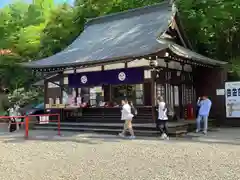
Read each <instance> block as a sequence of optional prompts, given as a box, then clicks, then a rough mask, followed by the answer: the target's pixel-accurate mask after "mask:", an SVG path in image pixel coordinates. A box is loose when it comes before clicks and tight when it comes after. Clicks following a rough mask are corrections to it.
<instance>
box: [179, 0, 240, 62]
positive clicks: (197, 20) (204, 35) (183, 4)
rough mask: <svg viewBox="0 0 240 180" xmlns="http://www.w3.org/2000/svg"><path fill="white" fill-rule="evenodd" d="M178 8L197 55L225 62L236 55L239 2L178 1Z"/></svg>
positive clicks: (239, 31)
mask: <svg viewBox="0 0 240 180" xmlns="http://www.w3.org/2000/svg"><path fill="white" fill-rule="evenodd" d="M177 6H178V9H179V11H180V16H181V20H182V21H183V24H184V27H185V30H186V32H187V34H188V37H189V38H190V40H191V41H192V44H193V45H194V46H195V48H196V50H197V51H198V52H200V53H202V54H205V55H207V56H210V57H213V58H217V59H220V60H224V61H226V60H230V59H232V58H233V57H236V56H239V48H240V42H239V38H240V0H212V1H195V0H177Z"/></svg>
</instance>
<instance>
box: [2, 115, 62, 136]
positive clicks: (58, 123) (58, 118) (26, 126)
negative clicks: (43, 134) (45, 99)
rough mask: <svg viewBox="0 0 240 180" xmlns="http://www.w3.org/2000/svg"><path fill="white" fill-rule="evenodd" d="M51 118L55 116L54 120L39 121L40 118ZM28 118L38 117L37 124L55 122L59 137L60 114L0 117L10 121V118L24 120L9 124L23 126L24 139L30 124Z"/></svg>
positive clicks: (27, 134)
mask: <svg viewBox="0 0 240 180" xmlns="http://www.w3.org/2000/svg"><path fill="white" fill-rule="evenodd" d="M51 116H57V119H56V120H49V119H48V120H40V117H48V118H49V117H51ZM30 117H39V124H40V123H44V122H45V124H47V123H49V122H57V127H58V128H57V130H58V133H57V134H58V135H59V136H60V135H61V131H60V128H61V124H60V114H36V115H29V116H0V119H9V121H10V119H11V118H24V119H25V121H24V122H10V123H11V124H25V138H26V139H27V138H28V137H29V122H30V119H29V118H30Z"/></svg>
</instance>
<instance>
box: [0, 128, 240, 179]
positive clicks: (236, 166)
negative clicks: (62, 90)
mask: <svg viewBox="0 0 240 180" xmlns="http://www.w3.org/2000/svg"><path fill="white" fill-rule="evenodd" d="M238 132H239V131H238ZM54 133H55V132H49V131H48V132H43V131H31V134H30V135H31V139H29V140H24V139H23V138H22V135H23V133H22V132H20V133H14V134H9V133H3V132H2V133H1V134H0V152H1V153H0V179H1V180H12V179H14V180H20V179H24V180H78V179H79V180H90V179H91V180H133V179H134V180H155V179H162V180H192V179H193V180H198V179H199V180H205V179H206V180H218V179H222V180H228V179H229V180H235V179H236V180H239V179H240V139H239V141H238V137H237V138H235V139H232V141H230V139H225V141H223V142H220V140H216V137H217V135H216V133H215V135H214V133H213V134H212V136H211V135H209V137H196V138H195V140H189V139H188V138H187V140H183V139H170V140H169V141H161V140H159V139H157V138H140V137H139V138H138V139H135V140H126V139H120V138H116V136H110V135H97V134H75V133H70V132H68V133H67V132H64V136H63V137H57V136H54ZM214 138H215V139H214ZM214 140H215V141H216V142H217V143H213V142H214ZM233 142H235V143H233Z"/></svg>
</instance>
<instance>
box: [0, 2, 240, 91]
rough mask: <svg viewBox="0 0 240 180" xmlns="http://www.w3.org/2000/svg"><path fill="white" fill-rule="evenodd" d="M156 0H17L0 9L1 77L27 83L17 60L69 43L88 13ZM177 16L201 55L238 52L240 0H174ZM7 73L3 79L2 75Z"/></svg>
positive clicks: (227, 56) (235, 59) (229, 56)
mask: <svg viewBox="0 0 240 180" xmlns="http://www.w3.org/2000/svg"><path fill="white" fill-rule="evenodd" d="M160 1H161V0H75V3H74V4H73V5H69V4H67V3H63V4H55V3H54V0H34V1H33V3H32V4H27V3H24V2H23V1H16V2H14V3H13V4H11V5H9V6H6V7H4V8H2V9H0V49H9V50H11V51H12V52H13V54H14V55H0V78H1V82H2V83H3V84H4V85H5V86H8V87H10V88H11V89H14V88H16V87H22V86H26V85H27V84H28V85H30V82H32V80H33V78H32V75H31V73H29V72H26V71H25V70H23V69H21V68H19V66H17V65H16V64H17V63H19V62H26V61H29V60H36V59H41V58H44V57H47V56H51V55H53V54H55V53H57V52H59V51H61V50H62V49H64V48H65V47H66V46H68V45H69V44H70V43H71V42H72V41H73V40H74V39H75V38H76V37H77V36H78V35H79V34H80V33H81V32H82V31H83V28H84V23H85V22H86V21H87V20H88V19H89V18H94V17H97V16H102V15H106V14H110V13H116V12H120V11H124V10H128V9H133V8H138V7H142V6H147V5H152V4H155V3H159V2H160ZM176 4H177V7H178V10H179V14H180V18H181V21H182V22H183V26H184V28H185V31H186V33H187V35H188V37H189V40H190V41H191V42H192V44H193V46H194V48H195V50H196V51H198V52H199V53H202V54H204V55H206V56H209V57H212V58H217V59H220V60H225V61H226V60H227V61H229V62H232V63H233V64H234V66H232V69H233V70H234V71H238V69H239V68H238V67H239V65H238V64H240V63H239V59H240V58H239V57H240V53H239V52H240V51H239V50H240V42H239V39H240V0H211V1H207V0H199V1H196V0H176ZM6 79H8V81H6Z"/></svg>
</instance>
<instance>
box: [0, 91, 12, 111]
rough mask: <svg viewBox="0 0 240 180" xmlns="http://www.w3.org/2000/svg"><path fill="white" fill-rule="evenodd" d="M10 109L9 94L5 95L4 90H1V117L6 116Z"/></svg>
mask: <svg viewBox="0 0 240 180" xmlns="http://www.w3.org/2000/svg"><path fill="white" fill-rule="evenodd" d="M9 107H10V104H9V101H8V97H7V94H6V93H5V91H4V89H3V88H0V116H5V115H6V114H7V110H8V109H9Z"/></svg>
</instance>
